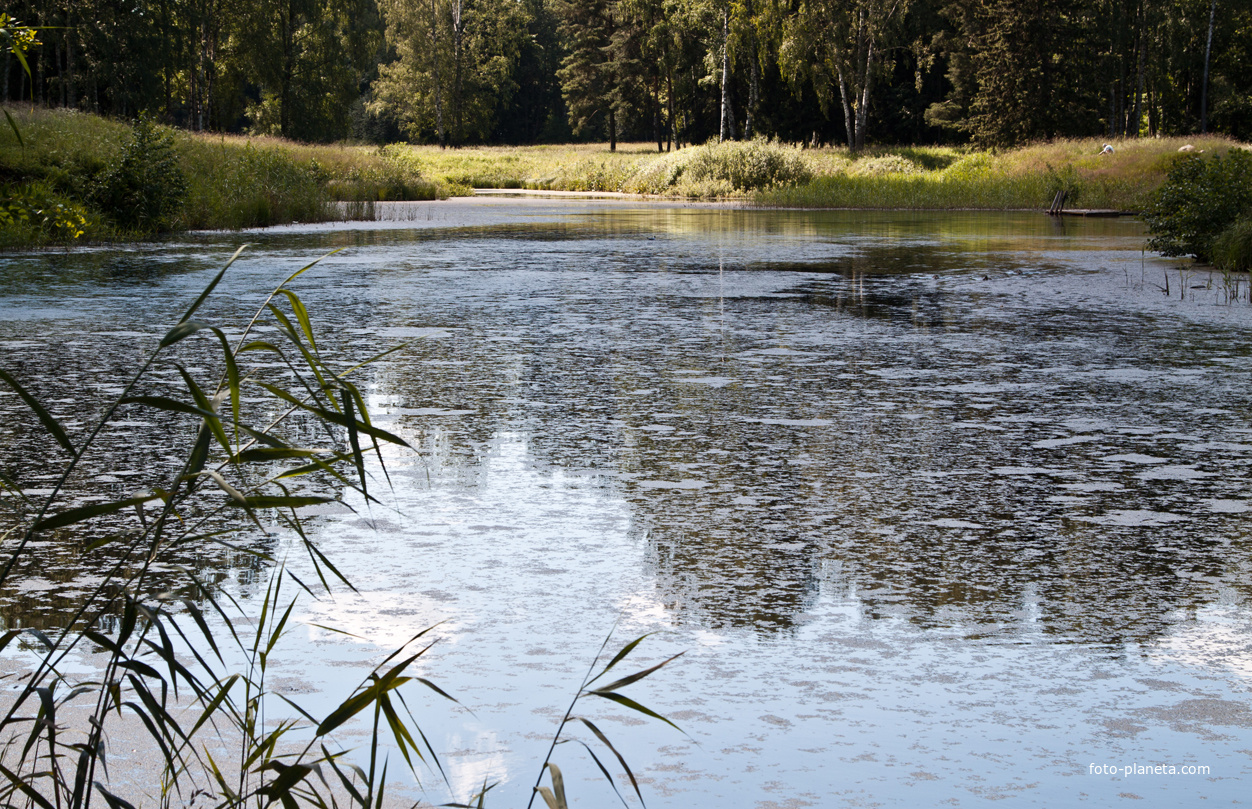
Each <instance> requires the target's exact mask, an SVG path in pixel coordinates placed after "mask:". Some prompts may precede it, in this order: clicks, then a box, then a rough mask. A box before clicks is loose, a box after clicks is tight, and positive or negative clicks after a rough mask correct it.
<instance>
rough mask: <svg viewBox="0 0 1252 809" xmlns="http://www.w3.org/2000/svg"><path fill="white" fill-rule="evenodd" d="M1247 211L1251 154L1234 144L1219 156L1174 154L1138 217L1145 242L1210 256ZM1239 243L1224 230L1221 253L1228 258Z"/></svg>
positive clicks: (1251, 206)
mask: <svg viewBox="0 0 1252 809" xmlns="http://www.w3.org/2000/svg"><path fill="white" fill-rule="evenodd" d="M1249 213H1252V154H1249V153H1248V152H1247V151H1244V150H1242V149H1236V150H1231V151H1230V152H1228V153H1227V154H1226V155H1224V156H1222V155H1212V156H1204V155H1198V154H1192V155H1186V156H1184V157H1181V158H1179V160H1178V162H1177V163H1176V164H1175V165H1174V167H1173V169H1172V170H1171V171H1170V173H1169V177H1168V178H1167V179H1166V181H1165V184H1164V185H1162V186H1161V190H1160V193H1159V194H1158V195H1157V197H1156V198H1155V199H1154V200H1153V202H1152V204H1151V205H1150V206H1149V207H1148V209H1147V210H1146V211H1144V215H1143V218H1144V221H1146V222H1147V224H1148V230H1149V231H1150V232H1151V233H1152V238H1151V240H1150V241H1149V242H1148V247H1149V248H1151V249H1152V250H1155V251H1157V252H1159V253H1161V254H1163V255H1166V256H1195V257H1196V258H1197V259H1199V260H1200V261H1210V260H1212V259H1213V258H1214V245H1215V242H1216V241H1217V240H1218V239H1219V237H1221V236H1222V234H1223V232H1224V231H1226V230H1227V229H1228V228H1230V227H1231V226H1233V225H1235V224H1236V222H1237V221H1238V220H1239V219H1240V217H1244V216H1246V215H1248V214H1249ZM1240 227H1241V229H1242V230H1241V231H1240V232H1242V231H1246V229H1247V227H1246V223H1244V224H1243V225H1241V226H1240ZM1244 241H1246V239H1244ZM1240 243H1241V242H1240V237H1239V236H1238V235H1237V233H1234V232H1232V233H1231V234H1230V235H1229V236H1226V237H1225V238H1224V240H1223V244H1222V251H1221V252H1222V255H1223V258H1226V259H1232V258H1233V257H1234V256H1235V255H1236V252H1237V250H1236V248H1237V247H1238V245H1239V244H1240Z"/></svg>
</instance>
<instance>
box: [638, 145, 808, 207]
mask: <svg viewBox="0 0 1252 809" xmlns="http://www.w3.org/2000/svg"><path fill="white" fill-rule="evenodd" d="M811 177H812V171H811V170H810V169H809V167H808V165H807V164H806V163H805V161H804V159H803V156H802V154H801V152H800V150H799V149H796V148H794V147H790V146H784V145H782V144H779V143H777V142H774V141H767V140H764V139H762V138H758V139H755V140H751V141H727V142H723V143H712V142H711V143H706V144H704V145H702V146H691V147H688V148H686V149H680V150H678V151H676V152H672V153H670V154H667V155H664V156H662V157H659V158H654V159H652V160H649V161H646V162H645V163H643V165H641V166H640V167H639V168H638V170H637V171H636V172H635V174H634V176H633V177H631V178H630V180H629V182H628V183H627V184H626V185H625V186H624V189H625V190H627V191H632V192H634V193H640V194H662V195H671V196H683V197H690V198H705V199H707V198H721V197H732V196H737V195H739V196H741V195H743V194H746V193H750V192H754V191H760V190H764V189H769V188H781V187H785V186H790V185H796V184H798V183H802V182H807V181H808V180H809V179H810V178H811Z"/></svg>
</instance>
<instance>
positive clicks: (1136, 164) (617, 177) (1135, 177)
mask: <svg viewBox="0 0 1252 809" xmlns="http://www.w3.org/2000/svg"><path fill="white" fill-rule="evenodd" d="M1104 143H1105V141H1103V140H1101V139H1087V140H1068V141H1055V142H1052V143H1043V144H1036V145H1033V146H1027V147H1024V148H1020V149H1013V150H1007V151H1001V152H987V151H975V150H972V149H969V148H960V147H878V148H871V149H867V150H865V151H863V152H862V153H860V154H852V153H850V152H849V151H848V150H847V149H842V148H823V149H803V150H801V149H797V148H792V147H788V146H784V145H780V144H767V143H763V142H759V141H758V142H755V143H747V144H743V143H737V144H722V145H717V144H709V145H704V146H696V147H688V148H686V149H682V150H680V151H677V152H672V153H669V154H663V155H658V153H657V152H656V146H655V145H654V144H624V145H619V147H618V150H617V151H616V152H610V151H608V149H607V148H606V147H605V145H604V144H586V145H577V146H535V147H526V148H516V147H483V148H466V149H439V148H437V147H432V146H410V147H392V148H393V149H395V150H397V152H403V154H404V156H405V157H404V159H405V160H407V161H409V162H411V163H412V164H413V165H414V166H415V168H416V169H417V170H418V171H420V172H421V173H422V174H424V175H426V176H429V177H432V178H435V179H437V180H439V181H441V182H443V183H446V184H448V185H450V186H455V187H463V186H471V187H475V188H519V189H522V188H525V189H536V190H555V191H621V192H626V193H635V194H660V195H664V196H673V197H680V198H687V199H744V200H751V201H754V202H757V203H760V204H765V205H778V206H785V207H813V208H916V209H937V210H945V209H955V208H982V209H991V210H1002V209H1017V208H1035V209H1038V208H1045V207H1047V205H1048V204H1049V203H1050V202H1051V200H1052V197H1053V196H1054V195H1055V194H1056V192H1057V191H1058V190H1062V189H1064V190H1065V191H1066V192H1067V203H1066V204H1067V206H1069V207H1084V208H1113V209H1117V210H1125V211H1139V210H1142V209H1143V208H1144V206H1145V205H1146V204H1147V202H1148V200H1149V199H1150V198H1151V196H1152V194H1153V193H1154V192H1155V191H1156V189H1157V188H1159V187H1160V185H1161V183H1162V182H1163V181H1164V179H1165V176H1166V174H1167V173H1168V171H1169V167H1170V166H1171V165H1172V163H1173V162H1174V160H1175V159H1176V158H1177V157H1178V154H1179V152H1178V149H1179V148H1181V147H1182V146H1184V145H1188V144H1190V145H1192V146H1193V147H1194V148H1195V149H1196V150H1197V151H1198V150H1205V151H1206V152H1213V151H1217V152H1222V151H1225V150H1228V149H1230V148H1231V147H1232V146H1236V145H1237V144H1235V143H1234V142H1233V141H1230V140H1228V139H1225V138H1220V137H1202V138H1187V139H1184V138H1161V139H1150V140H1149V139H1143V140H1121V141H1113V143H1112V145H1113V153H1112V154H1100V151H1101V148H1102V147H1103V145H1104Z"/></svg>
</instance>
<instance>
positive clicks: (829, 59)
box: [779, 0, 909, 150]
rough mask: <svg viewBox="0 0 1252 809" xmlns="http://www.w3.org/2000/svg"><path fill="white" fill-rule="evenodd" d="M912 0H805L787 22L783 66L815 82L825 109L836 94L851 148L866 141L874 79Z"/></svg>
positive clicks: (792, 77)
mask: <svg viewBox="0 0 1252 809" xmlns="http://www.w3.org/2000/svg"><path fill="white" fill-rule="evenodd" d="M908 3H909V0H801V2H800V3H799V4H798V5H797V7H796V11H795V13H794V14H792V15H791V16H790V17H789V18H787V20H786V21H785V22H784V25H783V38H782V47H781V49H780V53H779V66H780V67H781V68H782V71H783V75H784V76H785V77H786V78H787V79H788V81H790V82H792V83H793V84H798V83H801V82H803V81H811V82H812V83H813V88H814V89H815V90H816V91H817V97H818V99H819V101H820V103H821V105H822V110H823V111H824V112H825V111H828V109H829V106H830V103H831V101H832V98H833V97H834V96H835V94H836V93H837V94H838V100H839V106H840V109H841V110H842V112H843V123H844V129H845V131H846V133H847V142H848V148H849V149H854V150H856V149H861V148H863V147H864V146H865V138H866V132H867V129H868V127H869V105H870V99H871V93H872V90H873V83H874V79H875V76H876V75H877V72H878V67H879V63H880V61H881V59H882V55H883V52H884V50H885V49H887V48H889V47H891V46H892V45H893V44H894V43H893V41H892V35H893V34H894V32H895V30H896V28H897V27H898V24H899V21H900V19H901V18H902V17H903V16H904V14H905V13H906V11H907V10H908Z"/></svg>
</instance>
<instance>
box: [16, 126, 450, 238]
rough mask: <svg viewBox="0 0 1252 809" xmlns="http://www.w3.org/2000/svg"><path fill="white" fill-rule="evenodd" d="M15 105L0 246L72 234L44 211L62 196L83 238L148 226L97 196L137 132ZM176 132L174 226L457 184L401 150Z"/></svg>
mask: <svg viewBox="0 0 1252 809" xmlns="http://www.w3.org/2000/svg"><path fill="white" fill-rule="evenodd" d="M10 113H11V114H12V115H13V117H14V119H15V121H16V124H17V126H18V129H19V131H20V132H21V133H22V140H21V142H19V141H18V139H17V137H16V136H15V135H14V134H13V133H12V132H11V131H10V130H9V129H8V128H7V127H6V128H5V130H4V131H3V132H0V197H2V198H3V199H4V200H8V201H9V202H13V201H18V202H20V203H21V204H20V205H18V206H17V207H14V208H13V210H14V212H15V215H11V216H8V217H7V218H6V217H4V216H0V247H22V246H31V245H39V244H47V243H58V242H63V241H73V240H74V238H70V239H66V238H65V232H64V231H65V229H64V228H62V227H58V225H57V223H56V222H49V221H44V217H43V216H42V212H43V211H45V210H53V206H55V205H60V206H62V207H65V208H67V209H72V210H74V211H76V212H77V214H78V215H80V216H81V218H82V220H83V227H82V231H83V233H82V234H81V238H86V239H88V240H96V241H109V240H117V239H130V238H135V237H138V236H144V235H148V234H142V233H134V232H128V231H126V230H123V229H121V228H119V227H118V226H117V225H116V223H115V222H114V221H113V220H112V219H111V217H110V215H109V212H108V211H107V210H103V209H102V207H101V205H100V203H99V199H98V196H99V194H98V189H99V184H100V181H101V178H102V177H104V176H105V175H106V173H107V172H108V171H109V170H110V168H111V167H112V166H113V165H115V164H116V162H117V160H118V156H119V155H120V153H121V152H122V150H123V148H124V146H125V145H126V144H127V143H128V141H129V140H130V138H131V136H132V132H133V128H132V127H131V126H129V125H128V124H126V123H122V122H119V121H112V120H108V119H105V118H101V117H99V116H95V115H89V114H86V113H78V112H73V111H68V110H46V109H41V108H37V107H35V108H31V107H27V108H18V109H11V110H10ZM169 132H170V134H171V135H172V137H173V142H174V148H175V151H176V153H177V156H178V164H179V166H180V168H181V170H182V173H183V175H184V177H185V180H186V198H185V202H184V204H183V206H182V207H181V210H180V211H179V213H178V215H177V216H176V217H175V219H174V221H173V223H172V229H173V230H189V229H193V230H194V229H214V230H216V229H236V228H244V227H259V226H266V225H277V224H285V223H289V222H318V221H327V220H334V219H342V218H344V216H345V210H346V209H345V207H344V206H341V205H337V204H336V203H338V202H345V201H346V202H373V201H379V200H428V199H436V198H442V197H447V196H448V195H449V194H450V189H448V188H447V187H446V186H442V185H441V184H439V183H437V182H434V181H432V180H429V179H427V178H425V177H423V176H421V175H420V174H419V173H418V172H417V170H416V165H415V164H414V163H413V162H412V161H408V160H405V159H403V156H402V155H400V154H399V153H397V152H396V151H395V150H388V149H379V148H377V147H366V146H352V145H306V144H299V143H294V142H291V141H284V140H281V139H278V138H264V137H263V138H249V137H242V136H232V135H200V134H195V133H189V132H183V131H179V130H169ZM10 207H12V206H10ZM19 209H20V210H19ZM6 210H7V208H6ZM17 214H21V215H20V216H19V215H17ZM75 238H79V237H75Z"/></svg>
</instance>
